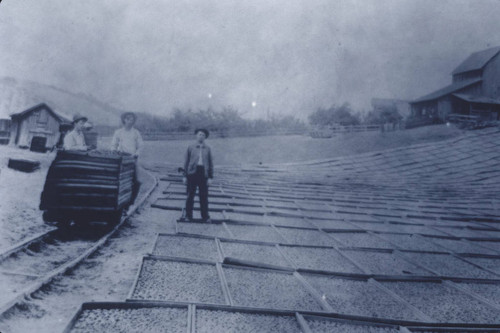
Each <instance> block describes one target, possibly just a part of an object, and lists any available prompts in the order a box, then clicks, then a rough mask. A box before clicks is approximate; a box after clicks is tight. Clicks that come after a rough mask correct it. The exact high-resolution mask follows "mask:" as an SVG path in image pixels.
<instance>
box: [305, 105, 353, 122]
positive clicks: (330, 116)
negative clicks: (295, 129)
mask: <svg viewBox="0 0 500 333" xmlns="http://www.w3.org/2000/svg"><path fill="white" fill-rule="evenodd" d="M309 123H310V124H311V125H314V126H320V127H323V126H335V125H342V126H350V125H359V123H360V120H359V117H358V116H357V115H354V113H353V110H352V109H351V106H350V105H349V104H348V103H344V104H343V105H342V106H340V107H337V106H335V105H332V106H330V108H328V109H323V108H321V107H320V108H318V109H317V110H316V111H315V112H313V113H312V114H310V115H309Z"/></svg>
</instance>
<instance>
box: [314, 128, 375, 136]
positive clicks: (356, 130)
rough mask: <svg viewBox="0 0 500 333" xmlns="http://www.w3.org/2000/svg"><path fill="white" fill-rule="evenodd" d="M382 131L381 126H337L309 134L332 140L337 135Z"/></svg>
mask: <svg viewBox="0 0 500 333" xmlns="http://www.w3.org/2000/svg"><path fill="white" fill-rule="evenodd" d="M380 130H381V127H380V125H356V126H337V127H332V128H325V129H315V130H312V131H311V132H310V133H309V134H310V135H311V137H313V138H331V137H332V136H334V135H336V134H344V133H359V132H373V131H380Z"/></svg>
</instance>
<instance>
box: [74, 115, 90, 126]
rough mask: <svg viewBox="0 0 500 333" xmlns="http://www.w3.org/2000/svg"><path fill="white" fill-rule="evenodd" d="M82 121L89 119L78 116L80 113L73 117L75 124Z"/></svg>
mask: <svg viewBox="0 0 500 333" xmlns="http://www.w3.org/2000/svg"><path fill="white" fill-rule="evenodd" d="M80 120H85V121H87V120H89V119H88V118H87V117H84V116H82V115H81V114H78V113H77V114H75V115H74V116H73V124H76V123H77V122H78V121H80Z"/></svg>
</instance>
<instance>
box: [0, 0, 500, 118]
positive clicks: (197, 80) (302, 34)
mask: <svg viewBox="0 0 500 333" xmlns="http://www.w3.org/2000/svg"><path fill="white" fill-rule="evenodd" d="M497 45H500V2H499V1H493V0H448V1H446V0H418V1H416V0H411V1H410V0H371V1H370V0H358V1H356V0H349V1H347V0H345V1H337V0H335V1H334V0H328V1H326V0H325V1H323V0H279V1H278V0H277V1H271V0H252V1H240V0H232V1H229V0H193V1H185V0H184V1H182V0H148V1H132V0H127V1H126V0H86V1H64V0H43V1H40V0H3V1H2V2H1V3H0V75H1V76H12V77H16V78H19V79H28V80H33V81H38V82H41V83H46V84H52V85H56V86H59V87H62V88H65V89H67V90H70V91H73V92H83V93H88V94H91V95H94V96H95V97H97V98H99V99H101V100H103V101H105V102H108V103H111V104H113V105H115V106H117V107H122V108H127V109H131V110H137V111H145V112H152V113H157V114H164V115H168V114H169V113H170V112H171V110H172V109H173V108H174V107H181V108H186V107H191V108H195V109H197V108H206V107H207V106H212V107H215V108H218V107H221V106H224V105H231V106H233V107H236V108H237V109H239V110H240V111H242V112H244V113H245V115H246V116H248V117H259V116H265V114H266V112H267V111H268V110H269V112H270V113H273V114H281V115H286V114H292V115H297V116H300V117H304V115H307V114H308V113H310V112H311V111H313V110H314V109H315V108H316V107H318V106H329V105H330V104H342V103H344V102H349V103H351V105H353V106H354V107H355V108H357V109H368V108H369V107H370V100H371V98H372V97H389V98H401V99H412V98H416V97H419V96H421V95H424V94H427V93H429V92H431V91H433V90H435V89H438V88H441V87H442V86H444V85H446V84H449V82H450V79H451V78H450V75H449V74H450V72H451V71H452V70H453V69H454V67H456V66H457V65H458V64H459V63H460V62H461V61H463V60H464V59H465V58H466V57H467V56H468V55H469V54H470V53H471V52H475V51H479V50H482V49H485V48H488V47H492V46H497ZM210 96H211V98H210ZM252 102H255V106H254V107H252Z"/></svg>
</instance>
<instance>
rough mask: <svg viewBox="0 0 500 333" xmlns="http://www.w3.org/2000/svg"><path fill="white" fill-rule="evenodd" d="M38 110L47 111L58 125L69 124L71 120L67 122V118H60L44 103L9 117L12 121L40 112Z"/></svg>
mask: <svg viewBox="0 0 500 333" xmlns="http://www.w3.org/2000/svg"><path fill="white" fill-rule="evenodd" d="M40 109H45V110H47V111H49V112H50V113H51V114H52V115H53V116H54V117H55V118H56V119H57V120H58V121H59V122H60V123H71V120H69V119H68V118H66V117H64V116H61V115H60V114H57V113H56V112H55V111H54V110H52V109H51V108H50V107H49V106H48V105H47V104H45V103H40V104H37V105H35V106H33V107H31V108H29V109H27V110H24V111H22V112H19V113H14V114H11V115H10V117H11V118H12V119H15V118H23V117H24V116H26V115H28V114H29V113H31V112H34V111H37V110H40Z"/></svg>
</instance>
